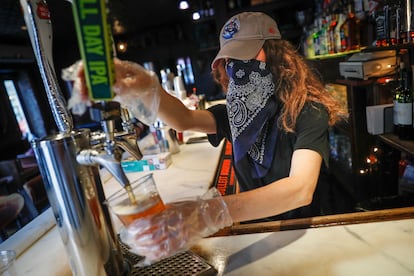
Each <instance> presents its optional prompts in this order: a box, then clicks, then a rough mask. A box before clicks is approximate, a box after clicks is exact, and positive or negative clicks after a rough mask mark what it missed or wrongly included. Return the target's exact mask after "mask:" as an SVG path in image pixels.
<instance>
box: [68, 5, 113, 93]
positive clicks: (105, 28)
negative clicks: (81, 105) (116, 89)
mask: <svg viewBox="0 0 414 276" xmlns="http://www.w3.org/2000/svg"><path fill="white" fill-rule="evenodd" d="M72 9H73V16H74V21H75V26H76V33H77V36H78V43H79V50H80V53H81V57H82V60H83V64H84V70H85V79H86V85H87V87H88V90H89V97H90V99H91V100H98V101H102V100H104V101H108V100H111V99H112V98H113V97H114V94H113V91H112V84H113V83H114V80H115V76H114V62H113V57H114V51H113V39H112V34H111V24H110V23H109V21H108V17H107V15H108V14H107V5H106V0H88V1H84V0H72Z"/></svg>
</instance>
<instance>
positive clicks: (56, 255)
mask: <svg viewBox="0 0 414 276" xmlns="http://www.w3.org/2000/svg"><path fill="white" fill-rule="evenodd" d="M220 153H221V148H220V147H218V148H214V147H212V146H211V145H210V144H209V143H208V142H206V141H205V142H201V143H195V144H183V145H181V146H180V152H179V153H177V154H174V155H173V156H172V159H173V162H172V164H171V165H170V166H169V167H168V168H167V169H165V170H158V171H153V173H154V177H155V181H156V183H157V186H158V188H159V191H160V194H161V197H162V198H163V200H164V201H166V202H170V201H173V200H175V199H177V198H183V197H191V196H197V195H201V194H203V193H204V192H205V191H206V190H207V189H208V188H209V187H210V186H211V185H212V183H213V179H214V175H215V172H216V169H217V164H218V161H219V159H220ZM147 173H148V172H139V173H128V177H129V178H130V180H134V179H136V178H138V177H140V176H142V175H144V174H147ZM101 178H102V181H103V183H104V184H103V185H104V189H105V193H106V194H107V195H110V194H112V193H113V192H115V191H116V190H118V189H119V188H120V186H119V184H118V183H116V181H115V180H114V179H113V178H112V176H111V175H109V174H108V173H107V172H105V171H103V172H102V174H101ZM114 222H115V228H116V229H118V227H120V224H119V223H118V222H117V221H116V218H114ZM0 249H2V250H3V249H14V250H16V252H17V254H18V258H17V262H16V266H17V270H18V273H19V274H18V275H31V276H38V275H39V276H45V275H72V273H71V270H70V268H69V264H68V258H67V257H66V252H65V250H64V247H63V243H62V241H61V238H60V235H59V231H58V229H57V227H55V222H54V217H53V214H52V211H51V210H50V209H49V210H47V211H46V212H44V213H43V214H41V215H40V216H39V217H38V218H36V219H35V220H34V221H32V222H31V223H29V224H28V225H26V226H25V227H24V228H23V229H22V230H20V231H19V232H17V233H16V234H15V235H13V236H12V237H11V238H9V239H8V240H6V241H5V242H3V243H2V244H0ZM191 250H192V251H193V252H194V253H195V254H197V255H199V256H201V257H202V258H204V259H205V260H206V261H207V262H208V263H210V264H211V265H212V266H213V267H214V268H215V269H216V270H217V272H218V275H254V274H255V275H260V276H262V275H328V276H329V275H399V276H402V275H414V262H413V260H414V207H408V208H400V209H393V210H384V211H374V212H364V213H351V214H342V215H334V216H324V217H314V218H307V219H298V220H290V221H275V222H270V223H262V224H251V225H245V224H243V225H240V224H235V225H234V226H232V227H230V228H228V229H224V230H223V231H221V232H220V233H218V234H216V235H215V236H214V237H209V238H205V239H203V240H202V241H200V242H199V243H198V244H197V245H196V246H194V247H193V248H192V249H191Z"/></svg>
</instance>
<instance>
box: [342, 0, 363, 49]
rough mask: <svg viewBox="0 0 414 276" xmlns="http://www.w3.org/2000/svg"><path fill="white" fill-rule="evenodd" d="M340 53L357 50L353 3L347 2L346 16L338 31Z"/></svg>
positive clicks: (356, 28) (356, 30)
mask: <svg viewBox="0 0 414 276" xmlns="http://www.w3.org/2000/svg"><path fill="white" fill-rule="evenodd" d="M340 35H341V52H345V51H350V50H356V49H359V41H358V37H359V34H358V22H357V18H356V16H355V13H354V10H353V1H352V0H348V14H347V18H346V20H345V22H344V23H343V24H342V26H341V29H340Z"/></svg>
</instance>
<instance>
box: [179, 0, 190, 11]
mask: <svg viewBox="0 0 414 276" xmlns="http://www.w3.org/2000/svg"><path fill="white" fill-rule="evenodd" d="M189 7H190V5H189V4H188V1H185V0H183V1H180V3H179V4H178V8H179V9H180V10H187V9H188V8H189Z"/></svg>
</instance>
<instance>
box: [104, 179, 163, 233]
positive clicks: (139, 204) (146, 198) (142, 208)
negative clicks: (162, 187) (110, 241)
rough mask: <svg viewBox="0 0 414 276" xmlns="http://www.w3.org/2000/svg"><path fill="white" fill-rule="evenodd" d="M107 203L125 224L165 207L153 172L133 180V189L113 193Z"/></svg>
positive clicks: (155, 212)
mask: <svg viewBox="0 0 414 276" xmlns="http://www.w3.org/2000/svg"><path fill="white" fill-rule="evenodd" d="M107 204H108V205H109V208H110V210H111V211H112V212H113V213H114V214H115V215H116V216H117V217H118V218H119V220H120V221H121V222H122V223H123V225H125V226H128V225H129V224H131V223H132V222H133V221H134V220H136V219H138V218H142V217H145V216H147V215H153V214H157V213H159V212H161V211H162V210H164V209H165V206H164V203H163V201H162V199H161V197H160V195H159V194H158V190H157V186H156V185H155V181H154V177H153V175H152V173H150V174H148V175H145V176H143V177H141V178H138V179H137V180H135V181H133V182H132V183H131V189H129V190H128V189H125V188H122V189H121V190H119V191H117V192H116V193H114V194H113V195H111V196H110V197H109V198H108V199H107Z"/></svg>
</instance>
